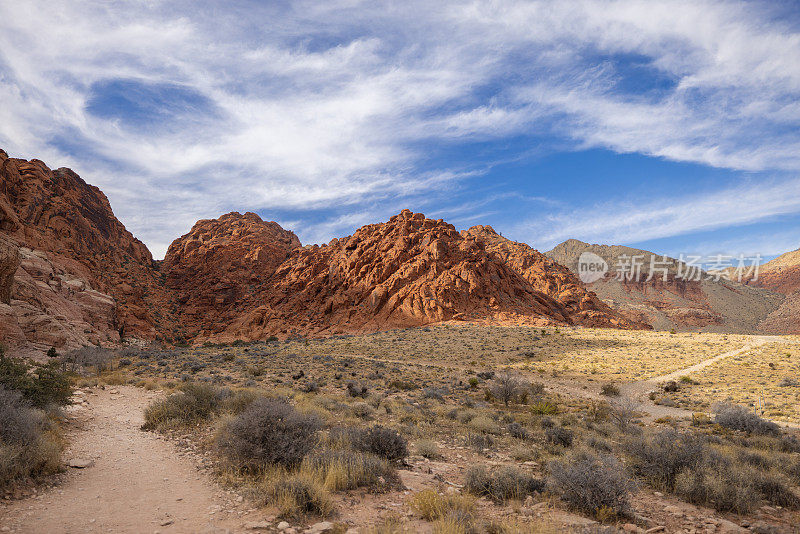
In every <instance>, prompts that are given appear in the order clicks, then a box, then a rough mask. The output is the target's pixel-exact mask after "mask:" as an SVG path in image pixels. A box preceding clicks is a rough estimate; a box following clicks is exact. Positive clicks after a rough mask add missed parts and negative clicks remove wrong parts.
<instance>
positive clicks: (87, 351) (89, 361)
mask: <svg viewBox="0 0 800 534" xmlns="http://www.w3.org/2000/svg"><path fill="white" fill-rule="evenodd" d="M113 361H114V352H113V351H111V350H110V349H106V348H103V347H96V346H88V347H81V348H79V349H75V350H72V351H70V352H68V353H66V354H65V355H64V356H63V358H62V364H63V365H64V366H65V368H67V369H69V370H70V371H76V370H80V369H92V370H93V371H94V372H95V374H98V375H99V374H100V373H102V372H103V371H105V370H107V369H110V368H111V367H112V364H113Z"/></svg>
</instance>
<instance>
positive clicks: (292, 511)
mask: <svg viewBox="0 0 800 534" xmlns="http://www.w3.org/2000/svg"><path fill="white" fill-rule="evenodd" d="M268 495H269V499H270V501H271V503H272V504H274V505H275V506H276V507H277V508H278V515H279V517H282V518H286V519H289V518H298V517H303V516H305V515H307V514H313V515H319V516H322V517H326V516H329V515H330V514H331V513H333V510H334V506H333V501H332V500H331V497H330V494H329V493H328V492H327V491H326V490H325V488H324V487H323V486H322V484H321V483H320V482H319V481H318V480H316V479H315V478H314V477H312V476H309V475H307V474H305V473H297V474H294V475H289V476H288V477H283V478H280V479H279V480H277V481H276V482H275V483H274V484H273V485H272V487H270V488H269V493H268Z"/></svg>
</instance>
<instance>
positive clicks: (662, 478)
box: [625, 428, 708, 491]
mask: <svg viewBox="0 0 800 534" xmlns="http://www.w3.org/2000/svg"><path fill="white" fill-rule="evenodd" d="M625 449H626V451H627V452H628V454H629V455H630V457H631V466H632V467H633V470H634V472H635V473H636V474H637V475H638V476H640V477H642V478H644V479H645V480H646V481H647V482H648V483H649V484H651V485H653V486H655V487H657V488H661V489H666V490H669V491H672V489H673V488H674V486H675V478H676V477H677V476H678V474H679V473H680V472H681V471H683V470H685V469H697V468H698V467H699V466H701V465H702V464H703V462H704V461H705V459H706V455H707V453H708V447H707V446H706V443H705V441H704V440H703V439H702V438H701V437H700V436H697V435H695V434H690V433H683V432H678V431H676V430H674V429H671V428H670V429H666V430H662V431H661V432H659V433H657V434H655V435H654V436H643V437H640V438H637V439H634V440H632V441H630V442H629V443H627V444H626V447H625Z"/></svg>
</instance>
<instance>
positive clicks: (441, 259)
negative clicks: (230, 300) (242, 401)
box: [200, 210, 632, 339]
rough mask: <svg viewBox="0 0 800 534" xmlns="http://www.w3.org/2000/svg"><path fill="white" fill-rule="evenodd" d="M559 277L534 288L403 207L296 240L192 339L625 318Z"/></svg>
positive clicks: (475, 242)
mask: <svg viewBox="0 0 800 534" xmlns="http://www.w3.org/2000/svg"><path fill="white" fill-rule="evenodd" d="M546 263H548V264H549V263H551V262H549V261H548V262H546ZM531 272H532V270H531ZM559 276H562V277H563V279H564V280H559V279H558V278H559ZM567 279H570V280H571V282H572V283H573V284H574V283H575V278H574V276H572V275H571V274H570V273H568V271H567V272H566V273H561V274H560V275H556V276H555V277H554V280H553V281H551V284H550V285H549V286H548V285H547V284H546V283H540V284H539V286H540V287H541V289H544V290H541V289H539V288H537V287H534V285H533V284H532V283H531V282H529V281H528V280H527V279H526V278H525V276H523V275H522V274H521V273H520V272H517V271H516V270H515V269H514V268H512V267H511V266H510V265H509V264H508V263H506V261H505V259H504V258H502V257H500V256H499V255H496V254H494V253H492V252H490V251H489V250H487V246H486V242H485V241H484V240H483V239H480V238H478V237H476V236H475V235H470V234H464V235H462V234H460V233H459V232H458V231H457V230H456V229H455V227H453V225H451V224H448V223H446V222H444V221H442V220H433V219H427V218H426V217H425V216H424V215H423V214H421V213H416V214H415V213H412V212H411V211H409V210H404V211H403V212H401V213H400V214H398V215H395V216H394V217H392V218H390V219H389V221H388V222H385V223H379V224H371V225H367V226H364V227H362V228H359V229H358V230H357V231H356V232H355V233H354V234H353V235H352V236H348V237H346V238H343V239H334V240H333V241H332V242H331V243H329V244H327V245H324V246H316V245H314V246H311V247H304V248H301V249H296V250H295V251H294V252H292V254H291V255H290V256H289V258H288V259H287V260H286V261H285V262H284V263H283V264H282V265H281V266H280V267H278V269H277V270H276V271H275V274H274V275H273V277H272V279H271V280H269V281H268V283H267V284H266V286H265V289H264V291H261V292H259V291H256V292H254V293H253V294H252V295H251V296H250V298H249V299H248V301H247V302H248V305H249V307H250V309H243V310H242V311H243V313H242V315H241V316H240V317H239V318H237V319H236V320H235V321H234V322H233V324H232V325H231V326H229V327H227V328H225V329H224V330H222V331H220V332H214V331H213V330H212V328H213V325H208V326H209V328H208V329H206V330H205V331H203V332H201V333H200V338H201V339H206V338H208V339H212V338H217V339H239V338H240V339H251V338H263V337H266V336H269V335H290V334H306V335H308V334H311V335H324V334H330V333H337V332H364V331H374V330H380V329H386V328H400V327H409V326H420V325H424V324H430V323H436V322H441V321H449V320H470V321H491V322H494V323H505V324H533V325H546V324H584V323H592V324H595V323H596V324H602V325H603V326H610V325H614V324H616V325H618V326H624V327H630V326H632V323H631V322H629V321H626V320H625V319H623V318H621V317H619V316H618V315H617V314H615V313H614V312H612V311H611V310H609V309H608V308H607V307H606V306H605V305H603V304H602V303H599V304H598V305H597V307H596V308H592V307H591V304H590V302H591V300H592V297H591V296H590V295H588V294H587V293H586V292H585V291H583V292H582V293H581V291H580V290H579V289H577V288H570V287H569V283H567V282H566V280H567ZM547 291H550V292H551V293H552V294H549V293H548V292H547ZM559 298H564V299H565V301H564V302H562V301H560V300H559ZM582 305H583V306H584V307H585V310H582V309H581V306H582ZM584 311H585V312H587V313H583V312H584Z"/></svg>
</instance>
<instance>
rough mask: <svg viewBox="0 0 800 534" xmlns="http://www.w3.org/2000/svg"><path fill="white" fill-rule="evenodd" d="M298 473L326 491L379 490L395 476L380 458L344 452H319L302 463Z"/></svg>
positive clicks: (362, 453) (364, 453)
mask: <svg viewBox="0 0 800 534" xmlns="http://www.w3.org/2000/svg"><path fill="white" fill-rule="evenodd" d="M300 470H301V471H302V472H305V473H309V474H310V475H312V476H313V477H315V478H317V479H318V480H320V481H321V482H322V484H323V486H324V487H325V489H327V490H328V491H342V490H350V489H355V488H361V487H369V488H372V489H382V488H386V487H388V486H389V484H391V483H393V482H394V481H395V480H396V478H397V475H396V474H395V471H394V468H393V467H392V465H391V464H390V463H389V462H388V461H387V460H384V459H383V458H378V457H377V456H375V455H374V454H370V453H366V452H358V451H351V450H347V449H340V450H323V451H320V452H315V453H313V454H310V455H309V456H307V457H306V458H305V460H303V463H302V466H301V469H300Z"/></svg>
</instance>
